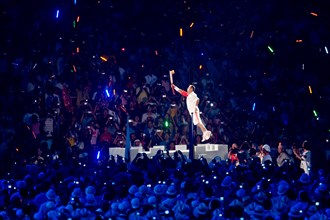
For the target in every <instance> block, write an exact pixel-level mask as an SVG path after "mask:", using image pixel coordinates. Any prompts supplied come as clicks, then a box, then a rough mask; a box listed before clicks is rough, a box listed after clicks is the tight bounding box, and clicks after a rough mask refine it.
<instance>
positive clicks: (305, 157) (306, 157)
mask: <svg viewBox="0 0 330 220" xmlns="http://www.w3.org/2000/svg"><path fill="white" fill-rule="evenodd" d="M300 168H301V169H303V170H304V172H305V173H306V174H308V175H309V172H310V169H311V151H309V150H308V151H304V152H303V153H302V156H301V162H300Z"/></svg>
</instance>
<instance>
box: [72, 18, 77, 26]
mask: <svg viewBox="0 0 330 220" xmlns="http://www.w3.org/2000/svg"><path fill="white" fill-rule="evenodd" d="M72 25H73V28H76V21H75V20H74V21H73V23H72Z"/></svg>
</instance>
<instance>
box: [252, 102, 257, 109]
mask: <svg viewBox="0 0 330 220" xmlns="http://www.w3.org/2000/svg"><path fill="white" fill-rule="evenodd" d="M255 108H256V103H255V102H254V103H253V107H252V111H254V109H255Z"/></svg>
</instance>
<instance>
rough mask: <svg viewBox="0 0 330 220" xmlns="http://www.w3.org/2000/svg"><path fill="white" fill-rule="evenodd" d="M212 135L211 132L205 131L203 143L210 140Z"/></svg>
mask: <svg viewBox="0 0 330 220" xmlns="http://www.w3.org/2000/svg"><path fill="white" fill-rule="evenodd" d="M211 135H212V133H211V131H205V132H204V133H203V139H202V142H204V141H207V140H208V139H210V137H211Z"/></svg>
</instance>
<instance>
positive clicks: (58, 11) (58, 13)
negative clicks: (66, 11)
mask: <svg viewBox="0 0 330 220" xmlns="http://www.w3.org/2000/svg"><path fill="white" fill-rule="evenodd" d="M59 15H60V10H57V11H56V18H58V16H59Z"/></svg>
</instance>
